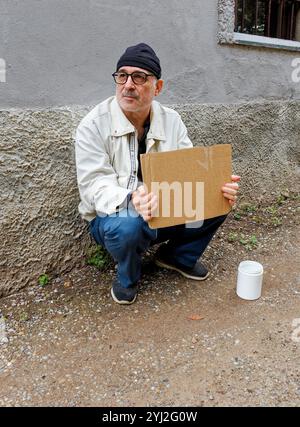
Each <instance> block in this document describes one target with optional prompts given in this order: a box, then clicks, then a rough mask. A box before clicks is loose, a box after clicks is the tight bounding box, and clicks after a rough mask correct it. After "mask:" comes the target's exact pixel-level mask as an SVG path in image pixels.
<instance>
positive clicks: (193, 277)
mask: <svg viewBox="0 0 300 427" xmlns="http://www.w3.org/2000/svg"><path fill="white" fill-rule="evenodd" d="M155 264H156V265H158V266H159V267H163V268H167V269H168V270H174V271H177V272H178V273H180V274H181V275H182V276H184V277H187V278H188V279H193V280H198V281H202V280H205V279H207V278H208V276H209V272H208V273H207V274H206V275H205V276H203V277H199V276H192V275H191V274H188V273H185V272H184V271H182V270H179V268H176V267H174V266H173V265H170V264H165V263H164V262H162V261H159V260H155Z"/></svg>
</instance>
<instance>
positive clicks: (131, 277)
mask: <svg viewBox="0 0 300 427" xmlns="http://www.w3.org/2000/svg"><path fill="white" fill-rule="evenodd" d="M113 78H114V81H115V83H116V96H113V97H111V98H108V99H107V100H105V101H103V102H102V103H100V104H99V105H97V106H96V107H95V108H94V109H93V110H92V111H91V112H90V113H89V114H87V116H85V117H84V118H83V120H82V121H81V123H80V125H79V127H78V129H77V133H76V164H77V178H78V185H79V192H80V197H81V203H80V205H79V211H80V213H81V215H82V217H83V218H84V219H86V220H87V221H89V222H90V230H91V233H92V236H93V237H94V239H95V241H96V242H97V243H98V244H100V245H102V246H104V247H105V248H106V249H107V251H108V252H109V253H110V254H111V255H112V257H113V258H114V260H115V261H116V262H117V277H116V279H115V280H114V282H113V284H112V288H111V295H112V298H113V300H114V301H115V302H117V303H119V304H132V303H133V302H134V301H135V299H136V296H137V292H138V285H139V281H140V275H141V256H142V253H143V252H144V251H146V250H147V248H149V247H150V246H151V245H153V244H156V243H162V242H166V241H168V242H167V243H166V244H164V245H161V247H160V248H159V251H158V254H157V256H156V260H155V262H156V264H157V265H158V266H161V267H164V268H168V269H172V270H175V271H177V272H179V273H180V274H182V275H183V276H185V277H187V278H190V279H194V280H204V279H206V278H207V276H208V270H207V269H206V267H205V266H204V265H203V264H202V263H201V262H200V261H199V258H200V257H201V255H202V253H203V252H204V250H205V249H206V247H207V245H208V243H209V241H210V240H211V239H212V237H213V235H214V234H215V232H216V231H217V229H218V227H219V226H220V225H221V224H222V222H223V221H224V220H225V216H221V217H217V218H212V219H209V220H205V221H204V223H203V225H202V226H201V227H199V228H188V227H185V225H179V226H174V227H167V228H162V229H158V230H153V229H150V227H149V226H148V221H149V220H150V218H151V217H152V216H153V214H154V212H155V209H156V207H157V200H156V196H155V195H154V194H153V193H147V192H146V190H145V187H144V186H143V185H142V172H141V165H140V155H141V154H142V153H145V152H155V151H156V152H158V151H170V150H177V149H180V148H189V147H192V143H191V141H190V139H189V138H188V135H187V130H186V127H185V126H184V124H183V122H182V120H181V118H180V116H179V114H178V113H177V112H175V111H174V110H171V109H170V108H166V107H164V106H163V105H161V104H160V103H158V102H157V101H154V98H155V97H156V96H158V95H159V94H160V93H161V91H162V88H163V80H161V67H160V61H159V59H158V57H157V56H156V54H155V52H154V51H153V49H152V48H151V47H150V46H148V45H147V44H145V43H140V44H138V45H136V46H131V47H128V48H127V49H126V51H125V52H124V54H123V55H122V56H121V58H120V59H119V61H118V63H117V67H116V72H115V73H113ZM166 167H167V165H166ZM238 181H239V177H237V176H232V182H230V183H226V184H224V187H222V189H220V191H223V194H224V197H226V198H227V199H229V202H230V203H231V204H232V205H233V204H234V203H235V201H236V197H237V191H238V183H237V182H238ZM134 213H135V215H134Z"/></svg>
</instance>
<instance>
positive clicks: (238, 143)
mask: <svg viewBox="0 0 300 427" xmlns="http://www.w3.org/2000/svg"><path fill="white" fill-rule="evenodd" d="M175 108H176V109H177V110H178V111H179V112H180V113H181V114H182V117H183V119H184V121H185V123H186V125H187V127H188V130H189V134H190V137H191V139H192V140H193V142H194V143H195V144H204V145H211V144H215V143H231V144H232V145H233V153H234V170H235V172H236V173H239V174H241V175H242V176H243V186H242V188H243V194H244V196H245V197H251V198H257V197H259V196H260V195H261V194H264V196H265V197H268V196H269V195H270V192H271V191H275V192H276V191H279V189H284V188H287V187H288V188H291V189H293V188H294V189H296V188H297V186H298V187H299V173H298V174H297V159H298V160H299V127H300V102H271V103H265V104H263V103H261V104H260V103H258V104H251V103H250V104H240V105H181V106H177V107H176V106H175ZM87 110H88V109H80V108H77V109H74V108H73V109H71V108H69V109H66V108H64V109H53V110H49V109H48V110H43V111H33V110H7V111H4V110H2V111H0V134H1V140H0V153H1V154H0V188H1V208H0V235H1V242H0V255H1V256H0V278H1V282H0V294H7V293H10V292H13V291H16V290H18V289H20V288H21V287H23V286H26V285H28V284H30V283H36V280H37V278H38V276H39V275H40V274H41V273H43V272H48V273H51V274H56V273H60V272H62V271H67V270H68V269H71V268H73V267H74V266H76V265H81V264H82V263H83V262H84V254H85V250H86V245H88V244H89V241H90V240H89V237H88V233H87V230H86V226H85V223H84V222H82V221H81V220H80V219H79V217H78V214H77V205H78V193H77V186H76V177H75V166H74V148H73V139H72V134H73V132H74V130H75V128H76V126H77V124H78V123H79V120H80V118H81V117H82V116H83V115H84V114H85V113H86V112H87Z"/></svg>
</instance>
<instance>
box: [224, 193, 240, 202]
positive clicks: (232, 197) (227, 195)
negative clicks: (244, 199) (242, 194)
mask: <svg viewBox="0 0 300 427" xmlns="http://www.w3.org/2000/svg"><path fill="white" fill-rule="evenodd" d="M223 195H224V197H225V198H226V199H228V200H233V201H234V202H235V201H236V200H237V196H236V195H234V194H229V193H224V194H223Z"/></svg>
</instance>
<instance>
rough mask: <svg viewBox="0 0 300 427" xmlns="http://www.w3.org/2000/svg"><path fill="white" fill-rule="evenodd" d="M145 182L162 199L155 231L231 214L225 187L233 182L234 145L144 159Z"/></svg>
mask: <svg viewBox="0 0 300 427" xmlns="http://www.w3.org/2000/svg"><path fill="white" fill-rule="evenodd" d="M141 164H142V173H143V181H144V184H145V185H146V186H147V189H148V191H149V192H150V191H152V192H153V193H154V194H156V195H157V196H158V201H159V206H158V209H157V212H156V213H155V216H154V217H153V218H152V219H151V220H150V221H149V226H150V227H151V228H162V227H170V226H173V225H178V224H191V225H192V223H195V221H201V220H203V219H207V218H213V217H216V216H220V215H225V214H227V213H228V212H229V211H230V209H231V207H230V204H229V201H228V200H227V199H226V198H225V197H224V196H223V193H222V191H221V187H222V186H223V185H224V184H225V183H226V182H231V174H232V158H231V145H230V144H221V145H213V146H210V147H194V148H186V149H182V150H175V151H167V152H160V153H147V154H142V155H141Z"/></svg>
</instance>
